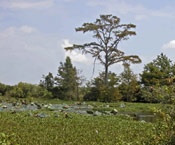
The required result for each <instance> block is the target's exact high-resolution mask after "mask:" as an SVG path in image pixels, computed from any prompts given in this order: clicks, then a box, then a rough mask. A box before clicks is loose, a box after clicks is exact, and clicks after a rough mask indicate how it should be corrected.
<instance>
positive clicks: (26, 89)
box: [0, 53, 175, 103]
mask: <svg viewBox="0 0 175 145" xmlns="http://www.w3.org/2000/svg"><path fill="white" fill-rule="evenodd" d="M123 67H124V70H123V72H122V73H121V74H119V75H117V74H116V73H114V72H109V74H108V84H107V85H106V84H105V73H104V72H101V73H100V74H99V76H98V77H96V78H94V79H93V80H91V81H88V82H87V83H86V85H83V86H82V83H83V81H84V79H83V77H81V76H80V74H79V73H78V70H77V68H76V67H74V66H73V65H72V63H71V59H70V58H69V57H67V58H66V61H65V62H64V63H63V62H61V63H60V66H59V67H58V73H57V76H53V74H52V73H50V72H49V73H48V75H46V76H45V75H43V77H42V80H41V81H40V83H39V85H32V84H28V83H22V82H20V83H19V84H18V85H15V86H8V85H5V84H2V83H1V84H0V95H1V96H10V97H17V98H26V97H49V98H59V99H62V100H85V101H102V102H115V101H126V102H147V103H149V102H150V103H160V102H163V103H173V102H174V101H175V86H174V83H175V63H172V61H171V60H170V59H168V57H167V56H166V55H164V54H163V53H161V54H160V55H158V56H157V58H156V59H154V60H153V61H152V62H150V63H148V64H146V65H145V66H144V70H143V72H142V73H141V74H139V76H138V75H136V74H134V73H133V71H132V70H131V69H130V64H129V63H127V62H126V61H125V62H124V63H123Z"/></svg>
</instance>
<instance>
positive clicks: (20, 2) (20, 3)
mask: <svg viewBox="0 0 175 145" xmlns="http://www.w3.org/2000/svg"><path fill="white" fill-rule="evenodd" d="M53 5H54V2H53V0H42V1H41V0H40V1H26V0H25V1H24V0H6V1H1V2H0V7H4V8H12V9H30V8H34V9H42V8H49V7H52V6H53Z"/></svg>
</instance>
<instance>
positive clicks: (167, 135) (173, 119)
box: [151, 106, 175, 145]
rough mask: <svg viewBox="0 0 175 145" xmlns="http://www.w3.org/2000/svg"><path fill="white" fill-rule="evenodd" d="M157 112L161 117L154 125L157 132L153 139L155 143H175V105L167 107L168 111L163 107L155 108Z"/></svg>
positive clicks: (171, 144) (172, 144)
mask: <svg viewBox="0 0 175 145" xmlns="http://www.w3.org/2000/svg"><path fill="white" fill-rule="evenodd" d="M154 112H155V114H156V115H157V116H158V117H159V121H158V123H157V124H156V126H155V127H154V130H155V132H156V135H155V136H152V138H151V140H152V142H153V143H154V144H167V145H174V144H175V106H169V107H166V112H167V113H165V112H164V111H162V110H161V109H155V108H154Z"/></svg>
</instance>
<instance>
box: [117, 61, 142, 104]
mask: <svg viewBox="0 0 175 145" xmlns="http://www.w3.org/2000/svg"><path fill="white" fill-rule="evenodd" d="M123 66H124V71H123V72H122V73H121V74H120V81H121V84H120V86H119V90H120V93H121V94H122V96H123V97H122V99H123V100H124V101H127V102H131V101H136V100H137V97H138V95H139V89H140V85H139V83H138V81H137V76H136V75H135V74H134V73H133V72H132V70H131V69H130V64H129V63H124V64H123Z"/></svg>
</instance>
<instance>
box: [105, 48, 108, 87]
mask: <svg viewBox="0 0 175 145" xmlns="http://www.w3.org/2000/svg"><path fill="white" fill-rule="evenodd" d="M106 50H107V46H106ZM105 60H106V62H105V85H106V86H107V84H108V52H107V51H106V55H105Z"/></svg>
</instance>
